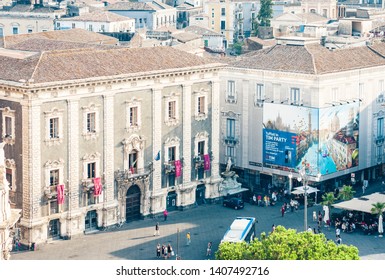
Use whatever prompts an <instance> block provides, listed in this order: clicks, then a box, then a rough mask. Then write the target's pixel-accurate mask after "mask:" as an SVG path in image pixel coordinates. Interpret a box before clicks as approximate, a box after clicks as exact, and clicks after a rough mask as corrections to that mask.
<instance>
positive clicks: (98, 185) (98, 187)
mask: <svg viewBox="0 0 385 280" xmlns="http://www.w3.org/2000/svg"><path fill="white" fill-rule="evenodd" d="M101 193H102V182H101V181H100V177H96V178H94V196H98V195H100V194H101Z"/></svg>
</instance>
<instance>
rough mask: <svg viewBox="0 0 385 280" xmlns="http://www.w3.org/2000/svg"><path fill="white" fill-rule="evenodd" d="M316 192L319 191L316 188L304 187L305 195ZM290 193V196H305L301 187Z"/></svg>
mask: <svg viewBox="0 0 385 280" xmlns="http://www.w3.org/2000/svg"><path fill="white" fill-rule="evenodd" d="M318 191H319V190H318V189H317V188H313V187H310V186H307V187H306V193H307V194H310V193H316V192H318ZM291 193H292V194H305V188H304V187H303V186H301V187H298V188H295V189H294V191H292V192H291Z"/></svg>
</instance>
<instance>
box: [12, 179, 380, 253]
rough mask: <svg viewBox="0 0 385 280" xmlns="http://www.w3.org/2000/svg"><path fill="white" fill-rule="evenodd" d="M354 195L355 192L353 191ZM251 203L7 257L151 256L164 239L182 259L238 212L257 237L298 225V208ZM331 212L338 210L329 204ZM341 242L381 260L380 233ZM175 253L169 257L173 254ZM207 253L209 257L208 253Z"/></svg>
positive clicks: (345, 236) (205, 208) (214, 237)
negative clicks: (251, 219) (188, 238)
mask: <svg viewBox="0 0 385 280" xmlns="http://www.w3.org/2000/svg"><path fill="white" fill-rule="evenodd" d="M383 187H384V186H382V185H381V183H380V182H379V183H378V184H373V185H370V186H369V188H368V190H367V193H365V194H368V193H369V192H374V191H383V189H382V188H383ZM358 195H360V194H359V193H358ZM281 204H282V203H278V204H277V205H276V206H269V207H257V206H255V205H250V204H248V203H246V204H245V208H244V209H242V210H233V209H229V208H225V207H223V206H222V205H219V204H206V205H201V206H197V207H195V208H191V209H188V210H185V211H174V212H170V215H169V217H168V220H167V221H163V218H161V217H160V216H159V218H154V219H145V220H140V221H134V222H131V223H127V224H124V225H123V226H122V227H121V228H119V229H111V230H108V231H98V232H96V233H93V234H87V235H84V236H80V237H74V238H72V239H71V240H57V241H52V242H49V243H47V244H44V245H40V246H39V247H38V248H37V250H36V251H21V252H13V253H12V256H11V259H12V260H49V259H52V260H96V259H99V260H156V259H157V257H156V250H155V248H156V245H157V244H158V243H160V244H161V245H162V244H165V245H167V244H168V243H170V244H171V245H172V247H173V248H174V251H175V252H177V253H178V255H179V256H181V258H182V259H184V260H203V259H207V258H208V257H207V256H206V247H207V243H208V242H209V241H212V242H213V252H214V251H216V249H217V248H218V244H219V243H220V240H221V239H222V237H223V234H224V233H225V231H226V229H227V228H228V226H229V225H230V224H231V222H232V221H233V219H234V218H236V217H238V216H253V217H256V218H257V219H258V224H257V236H259V234H260V233H262V232H269V231H270V230H271V227H272V225H273V224H275V225H283V226H285V227H286V228H293V229H296V230H297V231H302V230H303V229H304V210H303V208H300V209H299V210H297V211H295V212H293V213H292V212H290V213H286V214H285V216H284V217H281V213H280V206H281ZM319 210H322V206H320V205H315V206H312V207H309V208H308V224H309V225H310V226H312V227H316V222H313V221H312V212H313V211H317V213H318V211H319ZM333 211H339V210H337V209H333V210H332V212H333ZM156 222H159V223H160V236H154V231H155V224H156ZM187 232H190V233H191V245H189V246H187V245H186V233H187ZM323 233H324V234H325V235H326V237H327V238H329V239H332V240H334V239H335V230H334V228H331V229H330V230H328V229H327V228H323ZM341 237H342V241H343V243H344V244H352V245H354V246H357V247H358V248H359V251H360V252H359V255H360V257H361V259H367V260H370V259H373V260H374V259H375V260H385V237H384V238H380V237H378V233H376V234H374V235H364V234H363V233H362V232H360V231H357V232H354V233H341ZM173 258H175V257H173ZM211 258H213V256H211Z"/></svg>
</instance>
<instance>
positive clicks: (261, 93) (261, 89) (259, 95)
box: [256, 84, 265, 102]
mask: <svg viewBox="0 0 385 280" xmlns="http://www.w3.org/2000/svg"><path fill="white" fill-rule="evenodd" d="M256 99H257V100H256V101H257V102H262V101H263V100H264V99H265V91H264V86H263V84H257V89H256Z"/></svg>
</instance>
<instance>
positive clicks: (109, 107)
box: [103, 95, 114, 202]
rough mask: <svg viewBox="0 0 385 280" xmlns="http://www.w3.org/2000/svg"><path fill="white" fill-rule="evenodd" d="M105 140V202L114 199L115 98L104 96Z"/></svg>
mask: <svg viewBox="0 0 385 280" xmlns="http://www.w3.org/2000/svg"><path fill="white" fill-rule="evenodd" d="M103 107H104V108H103V113H104V118H103V131H104V135H103V139H104V145H103V146H104V157H103V158H104V166H103V167H104V174H103V175H104V176H103V177H104V187H105V190H103V192H106V196H105V197H104V199H105V200H106V201H105V202H108V201H111V200H113V199H114V97H113V95H104V106H103Z"/></svg>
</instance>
